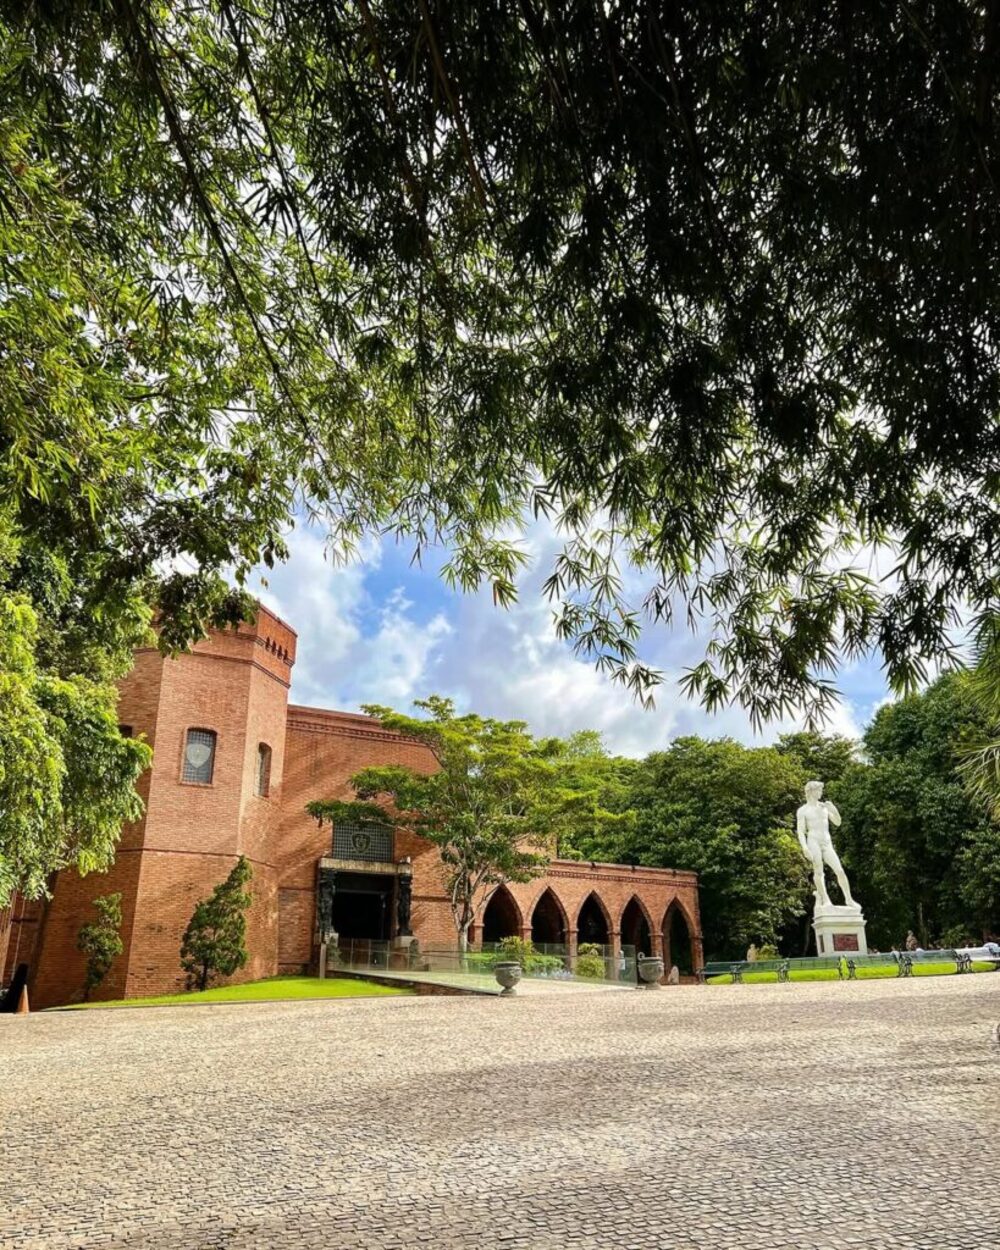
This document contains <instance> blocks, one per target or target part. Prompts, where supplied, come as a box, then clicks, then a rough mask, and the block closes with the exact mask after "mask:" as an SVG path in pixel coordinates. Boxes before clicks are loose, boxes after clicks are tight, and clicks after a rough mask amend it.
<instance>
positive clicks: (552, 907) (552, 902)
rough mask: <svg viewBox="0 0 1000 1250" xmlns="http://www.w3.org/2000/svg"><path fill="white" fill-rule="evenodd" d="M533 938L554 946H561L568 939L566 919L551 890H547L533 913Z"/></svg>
mask: <svg viewBox="0 0 1000 1250" xmlns="http://www.w3.org/2000/svg"><path fill="white" fill-rule="evenodd" d="M531 940H532V941H533V942H536V943H538V944H539V945H553V946H561V945H563V944H564V943H565V941H566V921H565V919H564V918H563V913H562V908H561V907H560V906H559V903H558V901H557V900H556V896H555V895H554V894H553V893H552V891H551V890H546V891H545V893H544V894H543V895H542V897H541V898H540V899H539V900H538V902H537V903H536V904H535V910H534V911H533V912H532V913H531Z"/></svg>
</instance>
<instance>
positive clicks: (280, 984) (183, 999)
mask: <svg viewBox="0 0 1000 1250" xmlns="http://www.w3.org/2000/svg"><path fill="white" fill-rule="evenodd" d="M409 993H411V991H410V990H408V989H406V988H404V987H401V986H397V985H382V984H381V983H379V982H377V981H355V980H354V979H353V978H351V977H325V978H323V979H321V978H319V977H265V979H264V980H263V981H247V982H246V983H245V984H244V985H218V986H216V987H215V988H214V989H211V990H197V991H192V992H191V993H190V994H160V995H157V996H155V997H153V998H120V999H116V1000H114V1001H112V1002H106V1003H98V1002H95V1003H75V1004H74V1005H73V1006H74V1009H87V1008H91V1007H166V1006H175V1005H178V1004H179V1005H181V1006H185V1007H189V1006H192V1005H194V1004H197V1003H254V1002H264V1001H272V1002H273V1001H274V1000H276V999H292V998H380V997H384V996H385V995H387V994H409ZM57 1010H62V1009H61V1008H59V1009H57Z"/></svg>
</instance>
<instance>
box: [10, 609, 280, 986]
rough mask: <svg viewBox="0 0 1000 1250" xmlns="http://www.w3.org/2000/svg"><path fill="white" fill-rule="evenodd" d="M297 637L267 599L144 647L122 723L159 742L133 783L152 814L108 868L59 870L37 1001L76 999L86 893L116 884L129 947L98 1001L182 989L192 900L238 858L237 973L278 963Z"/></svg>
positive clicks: (255, 973) (267, 969) (262, 971)
mask: <svg viewBox="0 0 1000 1250" xmlns="http://www.w3.org/2000/svg"><path fill="white" fill-rule="evenodd" d="M295 642H296V635H295V632H294V630H292V629H291V628H290V627H289V626H288V625H286V624H285V623H284V622H283V621H281V620H279V619H278V617H276V616H274V615H273V614H272V613H271V612H269V611H268V610H267V609H265V608H261V609H260V610H259V613H258V616H257V619H256V621H255V622H254V623H253V624H245V625H241V626H240V627H239V628H238V629H236V630H228V631H225V632H220V633H214V634H212V636H211V637H210V638H208V639H206V640H205V641H204V642H200V643H198V644H196V646H195V647H194V648H193V649H192V651H190V652H189V653H187V654H184V655H181V656H178V657H177V658H175V659H166V658H164V657H163V656H161V655H160V654H159V652H157V651H156V650H144V651H140V652H139V653H138V655H137V656H136V664H135V668H134V669H133V670H132V672H131V673H130V674H129V675H128V677H127V678H125V680H124V681H123V682H122V686H121V698H120V702H119V705H118V708H119V719H120V720H121V722H122V724H123V725H124V726H126V727H127V731H128V732H131V733H134V734H139V733H143V734H145V735H146V739H147V741H148V742H149V743H150V745H151V746H152V747H153V764H152V767H151V768H150V770H149V771H148V772H147V773H146V774H145V776H144V777H143V778H142V779H141V781H140V783H139V791H140V794H141V795H142V797H143V799H144V800H145V803H146V814H145V816H144V818H143V819H142V820H141V821H139V822H138V823H137V824H135V825H130V826H127V827H126V828H125V830H124V831H123V834H122V839H121V842H120V844H119V847H118V853H117V856H116V860H115V864H114V866H113V868H112V869H111V871H110V872H108V873H101V874H99V873H91V874H90V875H89V876H86V877H82V878H81V877H79V876H78V875H77V874H76V873H75V872H72V871H66V872H62V873H60V874H59V878H58V880H57V883H56V888H55V891H54V894H53V898H52V901H51V903H50V904H49V906H48V907H47V908H45V909H44V913H43V917H42V920H41V924H40V927H39V932H38V935H37V941H36V950H35V952H34V960H33V963H34V967H35V969H36V970H37V971H36V974H35V976H34V978H33V984H32V986H31V999H32V1004H33V1005H37V1006H39V1007H45V1006H50V1005H53V1004H56V1003H63V1002H68V1001H72V1000H73V999H74V998H77V997H79V992H80V988H81V986H82V984H83V957H82V956H81V955H80V954H79V953H78V952H77V950H76V934H77V931H78V929H79V926H80V924H81V923H82V922H83V921H84V920H89V919H92V918H93V909H92V908H91V907H90V901H91V900H92V899H93V898H95V897H96V896H97V895H99V894H107V893H109V892H111V891H114V890H120V891H121V893H122V913H123V924H122V937H123V939H124V943H125V950H124V952H123V954H122V955H121V956H120V958H119V959H117V960H116V961H115V964H114V967H113V968H112V970H111V972H110V973H109V975H108V977H107V979H106V980H105V982H104V984H103V985H102V986H101V987H100V989H99V990H98V991H97V993H96V994H95V997H98V998H122V997H125V996H128V997H133V996H136V995H143V994H158V993H169V992H172V991H173V990H175V989H178V988H180V987H181V986H182V985H183V974H182V972H181V968H180V962H179V951H180V944H181V938H182V936H183V933H184V929H185V927H186V925H187V922H188V920H189V919H190V917H191V913H192V911H193V910H194V906H195V903H196V902H197V901H198V900H199V899H202V898H205V897H206V896H207V895H209V894H210V893H211V890H212V888H213V886H215V885H217V884H218V883H219V882H220V881H222V880H223V879H224V878H225V877H226V875H227V874H228V872H229V870H230V869H231V868H232V866H233V864H234V863H235V862H236V860H237V857H238V856H240V855H245V856H246V857H247V858H248V859H249V860H250V862H251V864H252V865H253V872H254V876H253V883H252V887H251V888H252V891H253V900H254V901H253V906H252V908H251V911H250V914H249V918H248V926H247V928H248V931H247V949H248V950H249V951H250V961H249V963H248V964H247V966H246V968H244V969H243V972H242V973H241V974H238V975H237V977H236V978H234V979H235V980H249V979H251V978H256V977H262V976H269V975H271V974H273V973H275V972H276V971H277V880H276V874H275V869H274V854H273V849H274V848H273V839H274V834H275V830H276V828H277V825H278V812H279V805H280V801H281V781H282V776H283V771H284V757H285V723H286V719H287V704H288V687H289V683H290V679H291V668H292V664H293V663H294V662H295Z"/></svg>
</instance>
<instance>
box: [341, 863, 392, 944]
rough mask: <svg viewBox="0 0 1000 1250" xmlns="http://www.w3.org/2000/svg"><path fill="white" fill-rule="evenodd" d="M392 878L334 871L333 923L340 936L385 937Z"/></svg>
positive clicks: (390, 913)
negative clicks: (335, 879)
mask: <svg viewBox="0 0 1000 1250" xmlns="http://www.w3.org/2000/svg"><path fill="white" fill-rule="evenodd" d="M394 880H395V878H393V877H391V876H388V875H379V874H375V873H371V874H369V873H362V872H338V873H337V893H336V894H335V895H334V899H333V927H334V929H335V930H336V931H337V936H338V937H340V938H368V939H370V940H373V941H385V940H386V939H387V938H388V937H389V934H390V925H391V923H392V885H393V881H394Z"/></svg>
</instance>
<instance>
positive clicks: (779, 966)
mask: <svg viewBox="0 0 1000 1250" xmlns="http://www.w3.org/2000/svg"><path fill="white" fill-rule="evenodd" d="M816 968H820V969H830V970H831V971H835V972H836V973H837V976H838V977H839V978H840V980H843V979H844V961H843V958H842V957H841V956H839V955H838V956H833V957H830V956H821V957H820V958H808V957H807V958H804V959H756V960H754V961H753V962H752V963H748V962H747V961H746V960H741V961H738V962H735V963H723V962H722V961H719V962H716V963H708V964H705V966H704V967H703V968H701V969H700V970H699V972H698V980H699V982H700V983H701V984H702V985H704V984H705V983H706V981H708V980H709V978H711V977H724V976H729V977H732V983H733V985H743V984H745V982H744V980H743V977H744V974H745V973H748V972H751V973H753V972H773V973H774V974H775V976H776V977H777V979H778V981H779V982H781V983H784V982H786V981H788V980H790V979H791V973H792V972H793V971H794V970H796V969H809V970H813V969H816Z"/></svg>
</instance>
